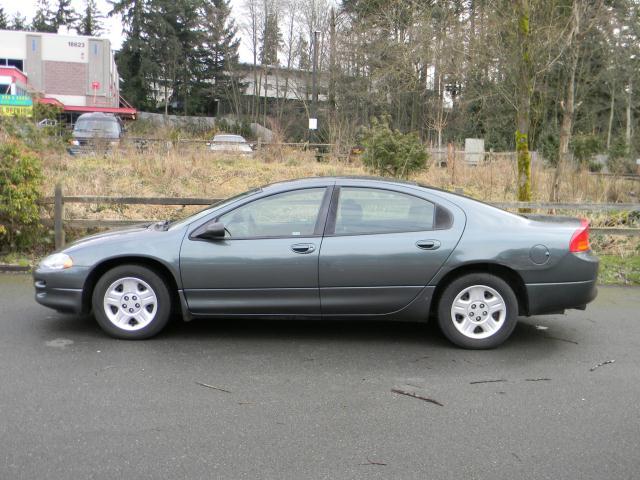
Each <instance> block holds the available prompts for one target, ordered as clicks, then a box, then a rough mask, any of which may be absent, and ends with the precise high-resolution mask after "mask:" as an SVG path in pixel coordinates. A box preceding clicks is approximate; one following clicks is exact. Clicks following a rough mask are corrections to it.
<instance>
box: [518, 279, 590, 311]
mask: <svg viewBox="0 0 640 480" xmlns="http://www.w3.org/2000/svg"><path fill="white" fill-rule="evenodd" d="M525 287H526V289H527V297H528V301H529V302H528V303H529V308H528V312H527V313H528V314H529V315H543V314H545V313H556V312H561V311H563V310H567V309H572V308H580V309H584V306H585V305H586V304H587V303H589V302H591V301H592V300H593V299H595V298H596V296H597V295H598V288H597V287H596V281H595V280H589V281H584V282H563V283H531V284H528V285H525Z"/></svg>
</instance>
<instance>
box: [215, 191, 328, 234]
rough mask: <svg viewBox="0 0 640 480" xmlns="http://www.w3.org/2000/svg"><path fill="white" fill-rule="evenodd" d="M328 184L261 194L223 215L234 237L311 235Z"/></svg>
mask: <svg viewBox="0 0 640 480" xmlns="http://www.w3.org/2000/svg"><path fill="white" fill-rule="evenodd" d="M324 192H325V188H324V187H322V188H310V189H305V190H295V191H292V192H285V193H279V194H276V195H271V196H270V197H266V198H261V199H259V200H255V201H253V202H251V203H248V204H246V205H243V206H241V207H238V208H236V209H235V210H232V211H230V212H227V213H225V214H224V215H222V216H221V217H220V218H219V219H218V221H219V222H222V223H223V224H224V226H225V228H226V229H227V235H229V236H230V237H231V238H258V237H308V236H311V235H313V234H314V231H315V227H316V221H317V220H318V214H319V212H320V207H321V205H322V199H323V197H324Z"/></svg>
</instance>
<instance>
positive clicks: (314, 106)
mask: <svg viewBox="0 0 640 480" xmlns="http://www.w3.org/2000/svg"><path fill="white" fill-rule="evenodd" d="M319 36H320V32H319V31H317V30H316V31H315V32H313V74H312V87H311V88H312V90H311V116H310V118H309V130H311V132H310V135H309V137H310V140H311V142H312V143H318V135H317V131H318V37H319Z"/></svg>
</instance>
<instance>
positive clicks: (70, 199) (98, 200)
mask: <svg viewBox="0 0 640 480" xmlns="http://www.w3.org/2000/svg"><path fill="white" fill-rule="evenodd" d="M220 200H221V199H219V198H197V197H196V198H194V197H186V198H176V197H106V196H98V195H69V196H64V195H63V192H62V187H61V186H60V185H56V188H55V193H54V196H53V197H45V198H44V199H43V200H42V202H41V203H42V204H43V205H53V219H50V218H43V219H42V221H43V223H45V224H49V225H51V224H53V227H54V232H55V244H56V248H61V247H63V246H64V244H65V234H64V228H65V226H66V227H70V228H117V227H125V226H129V225H136V224H142V223H151V222H155V221H157V220H152V219H135V220H119V219H65V215H64V205H65V204H67V203H84V204H89V203H93V204H110V205H114V204H117V205H167V206H186V205H202V206H206V205H211V204H212V203H215V202H218V201H220ZM491 205H494V206H496V207H499V208H504V209H508V210H511V209H531V210H548V209H554V210H573V211H591V212H606V211H614V210H615V211H635V210H637V211H640V203H550V202H492V203H491ZM591 231H592V232H594V233H598V234H602V235H626V236H640V228H613V227H610V228H607V227H592V228H591Z"/></svg>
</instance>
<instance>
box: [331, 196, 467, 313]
mask: <svg viewBox="0 0 640 480" xmlns="http://www.w3.org/2000/svg"><path fill="white" fill-rule="evenodd" d="M463 229H464V216H463V215H462V218H461V217H460V216H459V214H457V212H454V211H452V209H451V208H450V207H449V208H445V207H443V206H442V205H441V204H439V203H436V202H435V201H433V200H430V199H427V198H422V197H421V196H417V195H416V194H412V193H410V192H409V190H405V191H398V190H393V189H385V188H371V187H368V186H359V185H348V184H347V185H342V186H340V187H338V186H336V189H335V190H334V193H333V199H332V205H331V209H330V214H329V219H328V220H327V228H326V230H325V238H324V240H323V243H322V249H321V252H320V266H319V285H320V299H321V307H322V314H323V315H329V316H331V315H337V316H343V315H360V314H366V315H376V314H388V313H392V312H395V311H398V310H401V309H402V308H403V307H405V306H406V305H408V304H409V303H410V302H411V301H412V300H413V299H414V298H415V297H416V296H417V295H418V293H419V292H420V291H421V290H422V289H424V288H425V286H426V285H427V284H428V282H429V280H431V278H432V277H433V276H434V275H435V273H436V272H437V271H438V270H439V269H440V267H441V266H442V265H443V264H444V262H445V261H446V260H447V258H448V257H449V255H450V254H451V252H452V251H453V249H454V248H455V246H456V245H457V243H458V241H459V239H460V236H461V235H462V231H463Z"/></svg>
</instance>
